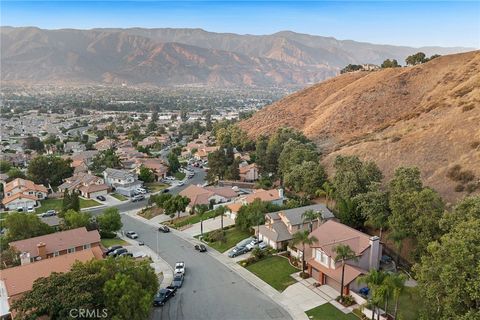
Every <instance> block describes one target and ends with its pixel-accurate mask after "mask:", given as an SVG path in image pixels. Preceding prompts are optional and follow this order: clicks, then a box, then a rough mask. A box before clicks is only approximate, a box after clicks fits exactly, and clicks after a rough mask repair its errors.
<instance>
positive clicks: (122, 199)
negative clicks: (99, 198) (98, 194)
mask: <svg viewBox="0 0 480 320" xmlns="http://www.w3.org/2000/svg"><path fill="white" fill-rule="evenodd" d="M110 195H111V196H112V197H114V198H115V199H117V200H120V201H125V200H128V198H127V197H125V196H124V195H123V194H119V193H112V194H110Z"/></svg>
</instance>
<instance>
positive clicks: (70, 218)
mask: <svg viewBox="0 0 480 320" xmlns="http://www.w3.org/2000/svg"><path fill="white" fill-rule="evenodd" d="M91 218H92V215H91V214H90V213H88V212H78V211H74V210H72V209H69V210H67V211H66V212H65V214H64V221H65V226H66V227H67V228H68V229H75V228H81V227H87V226H88V225H89V224H90V219H91Z"/></svg>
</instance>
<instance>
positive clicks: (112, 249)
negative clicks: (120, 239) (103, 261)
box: [105, 245, 123, 255]
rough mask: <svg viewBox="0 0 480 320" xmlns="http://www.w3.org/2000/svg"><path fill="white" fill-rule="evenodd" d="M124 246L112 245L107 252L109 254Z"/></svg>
mask: <svg viewBox="0 0 480 320" xmlns="http://www.w3.org/2000/svg"><path fill="white" fill-rule="evenodd" d="M121 248H123V247H122V246H119V245H116V246H111V247H108V248H107V251H105V254H106V255H108V254H109V253H110V252H113V251H115V250H117V249H121Z"/></svg>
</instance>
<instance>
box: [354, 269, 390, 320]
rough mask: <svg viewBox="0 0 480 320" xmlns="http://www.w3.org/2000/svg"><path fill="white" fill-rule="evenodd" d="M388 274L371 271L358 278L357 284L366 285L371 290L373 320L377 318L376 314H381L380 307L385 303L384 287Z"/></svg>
mask: <svg viewBox="0 0 480 320" xmlns="http://www.w3.org/2000/svg"><path fill="white" fill-rule="evenodd" d="M386 276H387V274H386V273H385V272H382V271H378V270H375V269H374V270H371V271H370V272H369V273H367V274H366V275H363V276H360V277H358V278H357V280H356V281H357V283H366V284H367V285H368V288H369V289H370V290H371V294H370V303H371V305H372V320H373V319H374V318H375V312H376V313H377V314H379V305H380V303H381V302H383V301H384V295H383V292H382V285H383V284H384V281H385V278H386Z"/></svg>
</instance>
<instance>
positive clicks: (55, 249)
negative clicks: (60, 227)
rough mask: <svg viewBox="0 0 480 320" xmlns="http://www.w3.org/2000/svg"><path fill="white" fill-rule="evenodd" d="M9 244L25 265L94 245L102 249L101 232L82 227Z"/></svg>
mask: <svg viewBox="0 0 480 320" xmlns="http://www.w3.org/2000/svg"><path fill="white" fill-rule="evenodd" d="M9 245H10V247H11V248H12V249H14V250H15V251H18V252H19V253H20V263H21V264H22V265H24V264H29V263H34V262H36V261H40V260H45V259H50V258H52V257H57V256H61V255H64V254H69V253H73V252H77V251H81V250H85V249H91V248H94V247H98V248H99V249H100V234H99V233H98V231H97V230H92V231H87V229H86V228H85V227H82V228H77V229H71V230H66V231H61V232H55V233H50V234H46V235H43V236H39V237H34V238H29V239H24V240H18V241H12V242H10V244H9ZM100 252H101V249H100Z"/></svg>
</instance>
